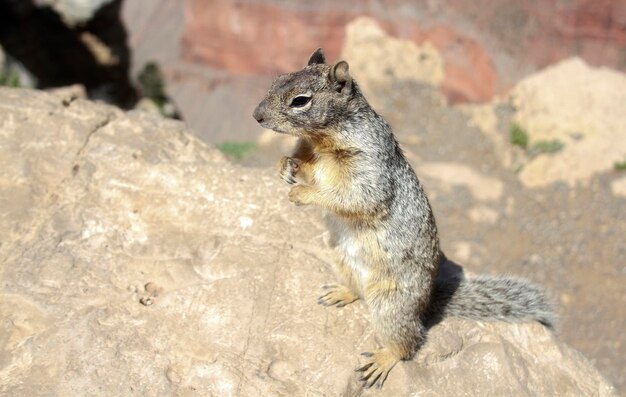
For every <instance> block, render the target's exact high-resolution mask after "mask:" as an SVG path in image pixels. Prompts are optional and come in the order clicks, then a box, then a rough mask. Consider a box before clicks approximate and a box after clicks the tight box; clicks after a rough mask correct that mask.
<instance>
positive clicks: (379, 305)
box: [254, 49, 554, 387]
mask: <svg viewBox="0 0 626 397" xmlns="http://www.w3.org/2000/svg"><path fill="white" fill-rule="evenodd" d="M348 69H349V68H348V64H347V63H346V62H343V61H342V62H339V63H337V64H335V65H328V64H326V62H325V58H324V55H323V52H322V51H321V49H318V50H317V51H316V52H315V53H313V55H312V56H311V59H310V60H309V63H308V65H307V66H306V67H305V68H304V69H302V70H300V71H298V72H295V73H290V74H286V75H283V76H280V77H278V78H277V79H276V80H275V81H274V82H273V84H272V87H271V88H270V90H269V92H268V94H267V95H266V96H265V98H264V99H263V101H262V102H261V103H260V104H259V106H258V107H257V108H256V110H255V112H254V118H255V119H256V120H257V121H258V122H259V123H260V124H261V125H262V126H264V127H266V128H270V129H273V130H274V131H276V132H279V133H286V134H291V135H294V136H297V137H299V138H300V139H299V141H298V144H297V145H296V148H295V151H294V153H293V154H292V156H290V157H284V158H283V159H281V161H280V163H279V172H280V175H281V177H282V178H283V179H284V180H285V181H286V182H288V183H290V184H292V185H293V187H292V189H291V191H290V192H289V199H290V200H291V201H292V202H294V203H295V204H297V205H307V204H312V205H317V206H320V207H322V208H324V209H326V210H328V225H329V229H330V232H331V243H332V245H333V246H334V248H335V251H336V253H337V265H336V272H337V276H338V278H339V280H340V283H341V284H333V285H328V286H325V287H324V291H323V295H322V296H321V297H320V300H319V303H321V304H324V305H328V306H330V305H337V306H344V305H346V304H348V303H351V302H353V301H355V300H357V299H359V298H360V299H363V300H364V301H365V303H366V304H367V306H368V309H369V311H370V314H371V322H372V326H373V327H374V329H375V330H376V334H377V336H378V338H379V340H380V342H381V344H382V345H383V348H381V349H378V350H376V351H374V352H372V353H367V354H366V356H367V357H369V358H370V360H369V362H368V363H367V364H365V365H364V366H363V367H361V368H359V370H360V371H362V372H363V373H364V374H363V377H362V378H361V380H362V381H364V385H365V386H366V387H370V386H372V385H378V386H382V384H383V382H384V381H385V379H386V377H387V375H388V373H389V371H390V370H391V369H392V368H393V366H394V365H395V364H396V363H397V362H398V361H399V360H402V359H409V358H411V357H412V356H413V355H414V354H415V352H416V351H417V350H418V349H419V347H420V346H421V344H422V343H423V341H424V339H425V332H426V327H425V325H424V321H425V320H428V317H429V316H431V317H435V316H441V317H443V316H446V315H455V316H461V317H468V318H477V319H486V320H505V321H526V320H537V321H540V322H542V323H543V324H546V325H551V324H552V322H553V318H554V315H553V312H552V308H551V307H550V304H549V302H548V300H546V299H545V297H544V295H543V293H542V292H541V290H539V289H538V288H537V287H535V286H533V285H532V284H530V283H528V282H526V281H524V280H519V279H507V278H493V277H484V276H483V277H477V278H475V279H472V280H464V279H452V280H446V279H443V278H441V277H437V275H438V269H439V264H440V262H441V261H443V260H444V259H445V257H444V255H443V254H442V253H441V251H440V249H439V239H438V234H437V227H436V224H435V219H434V216H433V212H432V210H431V207H430V204H429V202H428V199H427V197H426V194H425V193H424V190H423V188H422V185H421V184H420V182H419V180H418V179H417V177H416V175H415V172H414V171H413V169H412V168H411V166H410V165H409V163H408V162H407V160H406V158H405V157H404V155H403V154H402V150H401V149H400V147H399V145H398V142H397V141H396V139H395V137H394V135H393V133H392V131H391V128H390V127H389V125H388V124H387V122H386V121H385V120H384V119H383V118H382V117H381V116H380V115H378V114H377V113H376V112H375V111H374V110H373V109H372V108H371V107H370V105H369V104H368V103H367V101H366V100H365V98H364V96H363V95H362V93H361V91H360V90H359V87H358V85H357V83H356V82H355V81H354V80H353V79H352V77H351V76H350V74H349V72H348Z"/></svg>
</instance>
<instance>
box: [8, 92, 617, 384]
mask: <svg viewBox="0 0 626 397" xmlns="http://www.w3.org/2000/svg"><path fill="white" fill-rule="evenodd" d="M64 99H65V98H61V97H59V96H54V95H51V94H45V93H39V92H34V91H24V90H14V89H0V161H1V164H0V166H1V167H2V169H3V173H2V177H1V178H0V242H1V245H0V274H1V276H0V280H1V283H0V296H1V298H0V312H1V315H0V394H3V395H30V396H38V395H163V394H170V395H171V394H176V395H186V396H187V395H188V396H191V395H219V396H227V395H241V396H248V395H257V394H260V395H264V396H265V395H320V396H321V395H337V394H343V395H353V396H355V395H362V394H368V393H363V392H362V390H360V389H359V386H358V384H357V383H356V381H355V378H354V373H353V368H354V367H355V366H356V365H357V364H358V355H357V354H358V353H359V352H360V351H363V350H369V349H371V348H373V347H374V346H375V345H376V343H375V340H374V338H373V336H372V331H371V328H370V327H369V325H368V321H367V314H366V310H365V308H364V307H363V305H362V304H361V303H355V304H353V305H351V306H348V307H346V308H344V309H340V310H335V309H326V308H323V307H321V306H318V305H316V304H315V303H314V302H315V300H316V297H317V294H318V287H319V285H321V284H323V283H325V282H328V281H331V280H332V276H331V273H330V271H329V267H330V263H329V259H328V257H329V255H328V252H327V250H326V249H325V248H323V236H324V233H323V228H322V226H321V221H320V217H319V214H318V213H317V211H315V210H314V209H307V208H304V209H303V208H296V207H293V206H291V205H290V204H289V203H288V202H287V200H286V197H285V196H286V192H287V187H285V186H283V185H282V184H281V183H280V182H279V180H278V178H276V177H275V176H274V175H273V173H272V172H271V171H269V170H254V169H245V168H241V167H238V166H235V165H232V164H229V163H228V162H226V161H225V160H224V159H223V157H222V156H221V155H220V154H219V153H217V152H216V151H215V150H213V149H211V148H209V147H207V146H205V144H203V143H201V142H200V141H199V140H198V139H197V138H195V137H194V136H193V135H191V134H190V133H189V131H188V130H187V129H186V128H185V127H184V125H183V124H181V123H178V122H174V121H167V120H163V119H160V118H159V117H158V116H154V115H150V114H147V113H140V112H131V113H127V114H124V113H122V112H120V111H119V110H116V109H114V108H112V107H108V106H105V105H98V104H94V103H91V102H88V101H84V100H82V99H77V100H74V101H72V102H69V103H68V101H67V100H66V101H65V105H64V104H63V102H64ZM385 392H386V393H385V394H388V395H410V394H415V393H419V394H420V395H433V396H458V395H468V394H469V395H477V396H479V395H516V396H522V395H529V396H530V395H598V396H604V395H613V394H614V391H613V389H612V388H611V386H610V385H609V384H608V383H607V382H606V381H605V380H604V379H603V378H602V377H601V375H599V374H598V372H597V371H596V370H595V369H594V368H593V367H592V366H591V364H590V363H589V362H588V361H587V360H586V359H585V358H584V357H582V355H580V354H579V353H577V352H576V351H574V350H573V349H571V348H569V347H568V346H566V345H565V344H563V343H562V342H559V340H558V339H556V338H555V337H554V336H553V335H552V334H551V333H550V332H548V331H546V330H545V329H544V328H542V327H541V326H539V325H537V324H522V325H507V324H485V323H480V322H471V321H461V320H453V319H449V320H446V321H443V322H442V323H440V324H438V325H437V326H435V327H434V328H433V329H432V330H431V333H430V338H429V341H428V343H427V344H426V346H425V348H424V349H423V351H422V352H421V353H420V354H419V356H418V358H417V359H416V360H415V361H413V362H408V363H402V364H399V365H398V366H397V368H396V369H394V370H393V372H392V373H391V375H390V377H389V380H388V382H387V384H386V386H385ZM371 394H374V393H371Z"/></svg>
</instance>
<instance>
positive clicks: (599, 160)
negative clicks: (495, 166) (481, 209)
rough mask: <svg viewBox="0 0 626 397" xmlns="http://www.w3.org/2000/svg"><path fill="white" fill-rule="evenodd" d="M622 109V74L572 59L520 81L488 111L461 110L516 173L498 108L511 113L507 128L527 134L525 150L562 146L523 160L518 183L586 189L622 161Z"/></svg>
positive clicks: (625, 116)
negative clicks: (548, 144) (516, 127)
mask: <svg viewBox="0 0 626 397" xmlns="http://www.w3.org/2000/svg"><path fill="white" fill-rule="evenodd" d="M624 103H626V75H625V74H623V73H619V72H616V71H613V70H610V69H607V68H594V67H591V66H588V65H587V64H586V63H584V62H583V61H582V60H580V59H578V58H572V59H568V60H566V61H563V62H560V63H558V64H556V65H553V66H551V67H549V68H546V69H545V70H543V71H541V72H539V73H537V74H534V75H532V76H530V77H528V78H526V79H524V80H522V81H521V82H520V83H519V84H517V85H516V86H515V87H514V88H513V89H512V90H511V92H510V93H509V94H508V95H507V96H506V97H504V98H501V99H496V100H494V101H493V102H492V103H491V104H489V105H484V106H467V107H463V108H462V109H463V110H464V111H465V112H466V113H467V114H468V115H469V116H470V117H471V118H472V121H473V124H475V125H476V126H478V127H479V128H480V129H481V130H482V131H483V132H484V133H485V135H486V136H487V137H488V138H489V139H490V140H491V141H492V142H493V143H494V145H495V147H496V148H497V151H498V153H499V155H500V158H501V160H502V164H503V165H504V166H505V167H511V166H513V167H514V168H516V167H517V166H516V165H515V163H516V162H515V161H512V158H514V157H516V153H515V151H514V150H513V149H512V145H511V142H510V137H509V130H508V126H506V127H505V131H502V130H501V128H499V126H498V125H497V124H498V123H497V117H496V111H497V110H496V109H497V108H498V107H501V106H504V107H508V108H510V109H512V117H511V119H512V122H515V123H517V124H518V125H519V126H521V127H522V128H523V129H524V131H525V132H526V133H527V134H528V137H529V144H528V146H529V147H532V146H533V145H534V144H536V143H537V142H541V141H544V142H545V141H558V142H560V143H562V144H563V149H562V150H560V151H558V152H557V153H553V154H549V155H548V154H544V155H538V156H531V155H528V156H526V158H524V159H523V160H522V161H523V167H522V168H521V171H520V172H519V178H520V180H521V181H522V183H524V185H526V186H528V187H541V186H546V185H549V184H552V183H555V182H565V183H567V184H569V185H570V186H572V185H575V184H586V183H588V182H589V181H590V179H591V178H592V176H594V175H596V174H599V173H602V172H607V171H609V170H612V169H613V166H614V164H615V163H616V162H618V161H622V160H623V158H624V154H625V153H626V133H625V131H626V113H625V112H624V109H623V108H624V106H623V104H624ZM529 153H530V152H529V151H527V154H529ZM517 155H518V156H517V157H518V163H519V160H520V159H519V153H517ZM518 165H519V164H518Z"/></svg>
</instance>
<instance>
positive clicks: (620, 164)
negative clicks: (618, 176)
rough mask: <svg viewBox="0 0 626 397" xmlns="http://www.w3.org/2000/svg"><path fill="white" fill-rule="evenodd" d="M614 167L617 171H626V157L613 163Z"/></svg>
mask: <svg viewBox="0 0 626 397" xmlns="http://www.w3.org/2000/svg"><path fill="white" fill-rule="evenodd" d="M613 169H614V170H615V171H626V159H624V160H623V161H616V162H615V163H613Z"/></svg>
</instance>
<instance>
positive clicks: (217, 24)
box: [183, 0, 626, 102]
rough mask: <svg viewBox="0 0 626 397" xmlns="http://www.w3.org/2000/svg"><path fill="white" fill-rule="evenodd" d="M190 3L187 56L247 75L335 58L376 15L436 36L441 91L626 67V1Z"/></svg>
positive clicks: (482, 96) (485, 91) (490, 88)
mask: <svg viewBox="0 0 626 397" xmlns="http://www.w3.org/2000/svg"><path fill="white" fill-rule="evenodd" d="M429 3H430V2H427V1H422V2H414V1H408V0H404V1H403V0H377V1H371V0H370V1H368V0H345V1H342V2H339V1H330V0H318V1H315V2H291V1H286V0H250V1H241V0H212V1H210V2H208V1H206V0H188V2H187V12H186V32H185V36H184V43H183V44H184V45H183V48H184V56H185V58H186V59H187V60H192V61H195V62H199V63H205V64H208V65H211V66H213V67H217V68H221V69H225V70H228V71H230V72H233V73H243V74H264V75H267V74H275V73H281V72H286V71H292V70H295V69H298V68H300V67H302V66H303V63H304V62H305V60H306V59H307V57H308V56H309V55H310V53H311V52H312V51H313V50H314V49H315V48H317V47H320V46H321V47H324V49H325V51H326V53H327V55H328V57H329V59H336V58H337V57H338V56H339V54H340V52H341V46H342V44H343V39H344V27H345V25H346V24H347V23H348V22H350V21H351V20H352V19H354V18H356V17H357V16H361V15H368V16H370V17H373V18H375V19H376V20H378V21H379V23H380V24H381V26H383V27H384V28H385V30H386V31H387V32H388V33H390V34H392V35H394V36H396V37H399V38H405V39H411V40H414V41H415V42H416V43H418V44H420V43H422V42H424V41H425V40H429V41H431V42H432V43H433V44H434V45H435V46H436V47H437V48H438V49H439V51H440V52H441V53H442V55H443V57H444V60H445V63H446V66H445V71H446V76H445V79H444V82H443V83H442V90H443V91H444V93H445V94H446V95H447V96H448V98H449V99H450V100H451V101H452V102H467V101H469V102H481V101H486V100H489V99H490V98H491V97H492V96H493V95H494V94H496V93H499V92H502V91H504V90H506V89H508V88H509V87H510V86H511V85H513V84H514V83H515V82H516V81H517V80H518V79H520V78H522V77H523V76H525V75H527V74H529V73H531V72H533V71H535V70H537V69H539V68H542V67H544V66H546V65H548V64H551V63H553V62H556V61H558V60H560V59H563V58H565V57H568V56H573V55H578V56H581V57H583V58H584V59H585V60H587V62H589V63H591V64H594V65H607V66H612V67H615V68H618V69H622V70H624V69H626V2H623V1H612V0H568V1H565V0H560V1H559V0H557V1H554V2H536V1H532V0H503V1H499V2H493V1H491V0H475V1H466V0H445V1H444V2H443V4H441V3H438V4H436V5H432V4H429Z"/></svg>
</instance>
